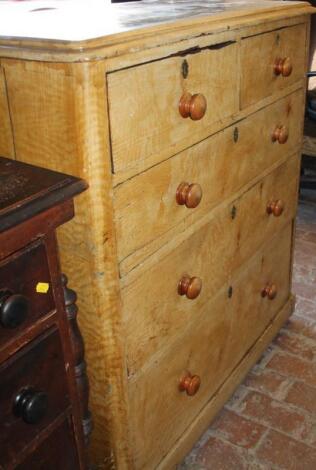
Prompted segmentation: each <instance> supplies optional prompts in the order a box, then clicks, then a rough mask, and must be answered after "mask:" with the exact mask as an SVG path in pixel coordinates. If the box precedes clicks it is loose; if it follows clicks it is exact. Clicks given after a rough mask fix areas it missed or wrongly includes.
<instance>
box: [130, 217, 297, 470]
mask: <svg viewBox="0 0 316 470" xmlns="http://www.w3.org/2000/svg"><path fill="white" fill-rule="evenodd" d="M291 240H292V224H291V223H290V224H289V225H287V226H286V227H285V228H284V230H282V231H281V232H280V233H279V234H278V235H277V236H276V237H275V238H273V239H272V240H271V241H269V242H268V243H267V244H266V245H265V247H264V249H263V250H262V251H259V252H258V253H257V254H256V255H255V256H254V257H253V258H252V259H250V260H249V261H248V262H247V263H246V264H245V265H244V266H243V267H242V269H240V270H239V271H238V272H236V273H235V274H234V275H233V276H232V278H231V279H230V283H229V284H225V285H224V286H223V287H222V288H221V289H219V291H218V292H217V293H216V295H214V297H213V298H212V299H210V300H209V302H208V303H207V304H206V305H205V306H204V308H203V315H201V316H199V318H197V319H196V321H195V323H194V325H192V327H191V328H190V329H189V330H188V331H187V332H186V334H185V335H183V336H181V338H179V340H178V342H177V343H175V344H174V345H173V347H172V348H170V349H169V350H168V352H167V353H166V354H164V355H161V356H160V357H159V358H158V359H157V361H156V362H155V364H153V366H152V367H151V368H147V369H146V370H145V371H144V373H143V374H141V376H139V377H137V378H135V379H133V380H131V381H130V383H129V394H130V420H131V428H132V429H133V430H134V444H135V455H136V468H142V469H148V470H150V469H152V468H156V465H157V464H158V463H159V459H161V456H162V455H165V454H166V453H167V452H168V450H169V449H170V448H171V447H172V445H173V444H174V442H175V441H176V440H177V439H178V438H179V437H180V436H181V435H182V434H183V432H184V431H185V430H186V429H187V427H188V426H189V425H190V423H191V422H192V421H193V419H194V418H195V417H196V416H197V415H198V413H199V412H200V411H201V410H202V408H203V406H204V405H205V404H206V402H207V401H208V400H209V399H210V398H211V397H212V395H213V394H214V393H215V391H216V390H217V389H218V388H219V387H220V385H221V384H222V383H223V382H224V381H225V379H226V378H227V377H228V375H229V374H230V373H231V371H232V370H233V369H234V367H235V366H236V365H237V364H238V362H239V360H240V359H241V358H242V357H243V356H244V355H245V354H246V352H247V351H248V350H249V347H251V346H252V345H253V344H254V343H255V341H256V340H257V339H258V338H259V337H260V335H261V334H262V333H263V332H264V330H265V329H266V327H267V326H268V324H269V322H270V320H271V318H272V317H273V316H275V315H276V314H277V312H278V311H279V309H280V308H281V307H282V306H283V305H284V304H285V303H286V301H287V299H288V298H289V289H290V282H289V280H290V275H289V273H290V260H291ZM267 283H271V285H272V284H273V285H274V286H275V288H276V296H275V297H274V298H273V299H269V298H267V297H262V292H263V289H265V287H266V286H267ZM170 312H171V313H170V314H171V315H173V311H172V310H171V311H170ZM183 378H185V380H182V379H183ZM180 382H181V385H180ZM181 388H182V390H181Z"/></svg>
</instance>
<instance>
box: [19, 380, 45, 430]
mask: <svg viewBox="0 0 316 470" xmlns="http://www.w3.org/2000/svg"><path fill="white" fill-rule="evenodd" d="M47 408H48V398H47V395H46V394H45V393H44V392H40V391H37V390H34V389H33V388H26V389H23V390H21V391H20V392H19V393H18V394H17V395H16V397H15V399H14V404H13V411H14V414H15V415H16V416H19V417H21V418H22V419H23V421H25V422H26V423H28V424H37V423H39V422H40V421H41V420H42V419H43V418H44V416H45V414H46V412H47Z"/></svg>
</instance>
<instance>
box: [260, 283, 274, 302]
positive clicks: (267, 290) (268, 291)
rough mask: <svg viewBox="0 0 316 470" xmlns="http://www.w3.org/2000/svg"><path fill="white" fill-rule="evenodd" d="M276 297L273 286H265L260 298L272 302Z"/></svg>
mask: <svg viewBox="0 0 316 470" xmlns="http://www.w3.org/2000/svg"><path fill="white" fill-rule="evenodd" d="M276 295H277V288H276V285H275V284H267V285H266V286H265V287H264V288H263V289H262V291H261V296H262V297H268V299H270V300H273V299H275V297H276Z"/></svg>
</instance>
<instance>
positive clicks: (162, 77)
mask: <svg viewBox="0 0 316 470" xmlns="http://www.w3.org/2000/svg"><path fill="white" fill-rule="evenodd" d="M237 67H238V58H237V45H236V44H235V43H224V44H219V45H215V46H210V47H207V48H205V49H203V50H200V51H198V50H197V51H195V53H193V54H192V53H191V54H190V53H188V54H187V55H185V56H183V55H182V54H181V56H180V55H179V56H176V57H169V58H166V59H162V60H157V61H154V62H150V63H147V64H144V65H138V66H135V67H132V68H128V69H124V70H120V71H117V72H113V73H110V74H108V76H107V83H108V96H109V117H110V128H111V144H112V159H113V171H114V173H118V172H120V171H122V170H127V169H131V168H133V166H134V167H139V166H142V167H143V168H145V167H146V166H148V165H147V164H146V160H147V159H148V158H149V157H152V156H156V159H157V160H158V161H159V160H163V159H164V158H166V157H168V156H171V155H172V154H173V153H175V152H174V151H173V147H174V146H175V145H176V144H178V143H179V142H180V141H182V140H183V141H184V140H185V141H186V144H184V145H183V148H185V147H188V146H189V145H192V144H193V143H194V142H197V141H198V140H201V135H202V134H203V132H204V134H205V129H207V128H208V127H209V126H210V125H211V124H213V123H216V122H220V121H221V120H222V119H223V118H225V117H228V116H231V115H232V114H234V113H235V112H236V111H237V110H238V91H237V87H235V86H232V82H233V81H234V79H235V71H236V69H237ZM219 70H221V73H218V71H219ZM185 93H186V94H187V95H186V96H185V97H184V98H185V106H184V107H185V109H186V110H187V111H188V113H190V115H189V116H187V117H183V116H182V115H181V114H180V112H179V101H180V100H181V98H182V97H183V95H184V94H185ZM188 93H190V95H191V97H192V98H190V96H189V95H188ZM194 95H197V96H196V97H194ZM201 95H203V97H204V99H205V102H203V97H201ZM205 104H206V106H207V107H206V111H205V114H203V109H205V106H204V105H205ZM202 115H203V116H202Z"/></svg>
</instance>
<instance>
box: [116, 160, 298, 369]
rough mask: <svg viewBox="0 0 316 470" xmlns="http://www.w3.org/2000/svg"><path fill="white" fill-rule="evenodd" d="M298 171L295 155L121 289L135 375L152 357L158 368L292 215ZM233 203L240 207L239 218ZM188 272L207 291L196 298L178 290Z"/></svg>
mask: <svg viewBox="0 0 316 470" xmlns="http://www.w3.org/2000/svg"><path fill="white" fill-rule="evenodd" d="M297 175H298V158H297V155H294V156H293V158H291V159H290V160H289V161H288V162H286V163H285V164H283V165H281V166H280V167H278V168H277V169H276V170H275V171H274V172H273V173H272V174H270V175H268V176H266V177H265V178H264V179H262V180H261V181H260V182H259V183H258V184H257V185H255V186H254V187H253V188H252V189H250V190H249V191H248V192H247V193H246V194H244V195H242V196H241V197H240V198H239V199H238V200H236V201H234V203H233V204H229V205H228V206H226V207H224V208H222V209H221V210H220V212H219V213H214V211H213V213H212V215H213V217H212V218H211V220H210V221H209V222H208V223H206V224H205V225H204V226H202V228H200V229H199V230H196V231H195V232H194V233H193V235H192V236H191V237H188V238H187V239H185V240H184V241H183V242H182V243H179V244H177V245H175V246H173V249H172V250H170V252H168V253H165V255H164V257H162V256H159V253H158V254H156V262H154V263H153V264H152V267H151V268H150V269H147V270H143V272H142V273H140V272H138V273H136V275H135V280H133V281H131V283H130V284H129V285H128V286H127V287H126V288H124V289H123V290H122V303H123V321H124V330H125V338H126V354H127V365H128V370H129V374H130V375H134V374H136V373H137V372H138V371H139V370H140V369H141V368H142V367H143V366H144V365H145V367H148V362H151V364H152V366H153V367H154V365H155V361H156V358H157V357H159V356H160V355H161V354H163V352H164V350H165V349H166V348H169V347H170V345H171V344H172V343H173V342H174V341H175V339H176V338H177V337H178V336H179V331H183V330H184V329H186V328H191V327H192V326H193V325H194V324H195V323H196V322H197V321H198V318H200V313H199V312H200V311H201V310H203V305H204V304H205V303H206V302H207V301H208V300H209V298H210V297H213V296H214V295H216V292H217V291H218V290H219V289H220V287H221V286H222V285H223V284H224V283H225V281H227V279H228V278H229V277H230V276H231V275H232V273H233V271H234V270H235V269H237V268H239V267H240V266H242V265H243V264H244V263H245V261H246V260H247V259H248V258H249V257H251V256H252V255H253V254H254V253H255V252H256V251H257V250H258V249H259V248H260V246H262V245H263V243H264V242H265V240H268V239H269V238H271V237H272V236H273V234H274V233H275V232H278V231H279V230H280V228H282V227H283V226H284V224H288V223H289V221H290V220H292V219H293V217H294V213H295V207H296V203H295V201H296V193H297ZM273 199H281V200H282V201H284V203H285V210H284V212H283V214H282V215H281V216H280V217H274V216H270V215H268V214H267V212H266V207H267V203H268V202H269V201H270V200H273ZM233 207H235V208H236V216H235V218H234V219H232V214H231V210H232V208H233ZM191 253H194V254H195V255H194V256H192V255H191ZM158 260H159V262H158ZM139 271H140V270H139ZM184 274H188V275H190V276H198V277H200V278H201V279H202V291H201V294H200V295H199V297H198V298H197V299H194V300H189V299H187V298H186V297H185V296H184V297H181V296H179V295H178V292H177V285H178V282H179V280H180V279H181V277H182V276H183V275H184ZM127 277H128V276H127ZM135 312H137V315H135ZM170 312H172V314H170Z"/></svg>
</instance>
